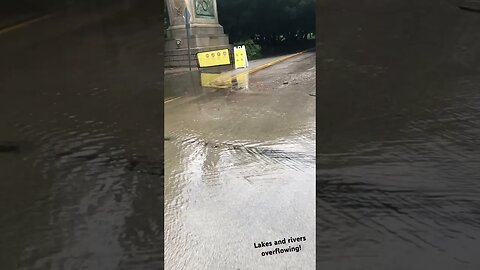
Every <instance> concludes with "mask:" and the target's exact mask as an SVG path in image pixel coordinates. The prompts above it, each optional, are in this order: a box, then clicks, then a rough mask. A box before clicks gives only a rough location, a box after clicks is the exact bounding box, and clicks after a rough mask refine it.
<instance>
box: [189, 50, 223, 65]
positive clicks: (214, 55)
mask: <svg viewBox="0 0 480 270" xmlns="http://www.w3.org/2000/svg"><path fill="white" fill-rule="evenodd" d="M197 58H198V66H199V67H214V66H222V65H230V54H229V51H228V49H223V50H216V51H209V52H201V53H198V54H197Z"/></svg>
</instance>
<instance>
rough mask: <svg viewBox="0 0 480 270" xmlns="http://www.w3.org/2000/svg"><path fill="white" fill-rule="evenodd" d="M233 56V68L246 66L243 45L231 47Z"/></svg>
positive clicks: (245, 53) (245, 52)
mask: <svg viewBox="0 0 480 270" xmlns="http://www.w3.org/2000/svg"><path fill="white" fill-rule="evenodd" d="M233 53H234V57H235V69H238V68H246V67H248V59H247V51H246V50H245V46H235V47H234V48H233Z"/></svg>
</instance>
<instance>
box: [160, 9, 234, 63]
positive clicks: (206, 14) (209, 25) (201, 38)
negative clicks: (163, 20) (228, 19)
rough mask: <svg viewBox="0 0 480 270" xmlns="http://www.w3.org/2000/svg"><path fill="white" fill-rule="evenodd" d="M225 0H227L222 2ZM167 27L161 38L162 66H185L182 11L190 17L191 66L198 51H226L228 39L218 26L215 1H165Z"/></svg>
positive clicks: (185, 50) (185, 38)
mask: <svg viewBox="0 0 480 270" xmlns="http://www.w3.org/2000/svg"><path fill="white" fill-rule="evenodd" d="M225 1H228V0H225ZM166 3H167V10H168V16H169V19H170V27H169V28H168V29H167V37H166V39H165V66H166V67H181V66H188V50H187V34H186V29H185V21H184V19H183V12H184V9H185V7H186V8H188V10H189V12H190V14H191V17H192V18H191V22H190V23H191V25H190V26H191V28H190V48H191V54H192V55H191V59H192V66H196V65H197V61H196V54H197V53H198V52H202V51H209V50H216V49H225V48H230V47H231V46H230V45H229V41H228V36H227V35H226V34H225V33H224V31H223V27H222V26H221V25H220V24H219V23H218V12H217V1H216V0H167V1H166Z"/></svg>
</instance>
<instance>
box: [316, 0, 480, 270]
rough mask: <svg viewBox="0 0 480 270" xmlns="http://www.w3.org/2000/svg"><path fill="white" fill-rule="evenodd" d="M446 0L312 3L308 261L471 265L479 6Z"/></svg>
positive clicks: (479, 187)
mask: <svg viewBox="0 0 480 270" xmlns="http://www.w3.org/2000/svg"><path fill="white" fill-rule="evenodd" d="M456 2H458V1H456ZM454 4H455V1H430V0H424V1H397V0H391V1H376V0H368V1H357V2H353V1H349V2H348V3H347V2H345V1H343V2H342V1H333V0H332V1H330V0H323V1H320V2H319V3H318V12H317V31H318V34H317V102H318V103H317V112H318V117H317V122H316V125H317V132H318V133H317V185H316V189H317V195H316V206H317V223H316V224H317V226H316V229H317V242H316V243H317V269H479V268H480V259H479V257H478V250H480V212H479V209H480V201H479V198H480V147H479V143H480V140H479V138H480V92H479V90H480V64H479V63H480V62H479V61H480V13H478V12H471V11H466V10H462V9H459V8H458V7H457V6H456V5H454Z"/></svg>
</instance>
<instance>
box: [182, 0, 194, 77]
mask: <svg viewBox="0 0 480 270" xmlns="http://www.w3.org/2000/svg"><path fill="white" fill-rule="evenodd" d="M183 18H184V19H185V29H186V30H187V48H188V68H189V69H190V71H192V60H191V59H190V57H191V53H190V12H188V9H187V8H185V11H184V12H183Z"/></svg>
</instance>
